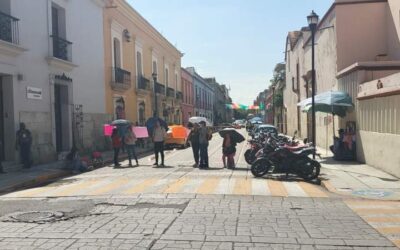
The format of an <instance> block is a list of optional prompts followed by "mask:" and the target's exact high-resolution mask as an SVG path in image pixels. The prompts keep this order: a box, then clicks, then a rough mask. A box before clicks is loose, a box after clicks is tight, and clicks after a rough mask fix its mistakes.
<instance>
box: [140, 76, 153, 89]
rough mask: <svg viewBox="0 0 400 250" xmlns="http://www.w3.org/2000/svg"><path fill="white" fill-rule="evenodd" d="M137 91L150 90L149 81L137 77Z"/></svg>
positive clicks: (142, 77)
mask: <svg viewBox="0 0 400 250" xmlns="http://www.w3.org/2000/svg"><path fill="white" fill-rule="evenodd" d="M137 81H138V82H137V89H141V90H150V80H149V79H147V78H145V77H144V76H138V77H137Z"/></svg>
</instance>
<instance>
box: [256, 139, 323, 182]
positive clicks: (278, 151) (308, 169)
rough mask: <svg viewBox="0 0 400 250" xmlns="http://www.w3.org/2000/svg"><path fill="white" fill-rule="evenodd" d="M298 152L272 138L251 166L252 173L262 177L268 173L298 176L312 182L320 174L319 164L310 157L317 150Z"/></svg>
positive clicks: (300, 148)
mask: <svg viewBox="0 0 400 250" xmlns="http://www.w3.org/2000/svg"><path fill="white" fill-rule="evenodd" d="M297 149H298V150H294V149H290V148H288V147H285V146H281V145H279V141H277V140H276V139H274V138H273V137H270V138H269V139H268V141H267V143H266V145H265V147H264V148H263V149H262V150H260V151H259V152H258V153H257V154H256V157H257V159H256V160H255V161H254V162H253V163H252V165H251V173H252V174H253V175H254V176H255V177H261V176H264V175H266V174H268V173H284V174H286V177H287V176H288V175H289V174H296V175H298V176H299V177H301V178H303V179H305V180H307V181H310V180H313V179H316V178H317V177H318V175H319V173H320V169H321V165H320V164H319V162H317V161H315V160H312V159H310V158H309V157H308V156H309V155H311V154H313V152H314V151H315V150H316V149H315V148H314V147H310V146H307V147H298V148H297Z"/></svg>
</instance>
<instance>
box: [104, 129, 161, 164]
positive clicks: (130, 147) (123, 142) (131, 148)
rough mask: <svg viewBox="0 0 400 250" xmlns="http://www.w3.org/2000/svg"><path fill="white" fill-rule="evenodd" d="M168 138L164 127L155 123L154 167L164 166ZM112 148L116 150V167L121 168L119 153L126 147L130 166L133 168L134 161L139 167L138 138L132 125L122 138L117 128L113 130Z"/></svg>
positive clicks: (153, 135)
mask: <svg viewBox="0 0 400 250" xmlns="http://www.w3.org/2000/svg"><path fill="white" fill-rule="evenodd" d="M166 136H167V131H166V130H165V128H164V127H162V126H160V123H159V122H156V123H155V126H154V129H153V131H152V136H151V138H152V140H153V143H154V155H155V163H154V164H153V165H154V166H161V167H163V166H164V141H165V138H166ZM111 140H112V146H113V149H114V166H115V167H120V166H121V164H119V153H120V150H121V148H122V147H125V148H126V150H127V152H128V160H129V166H130V167H133V165H132V160H135V161H136V166H139V161H138V158H137V155H136V150H135V146H136V142H137V141H138V138H137V137H136V135H135V133H134V132H133V129H132V125H129V126H128V127H127V129H126V131H125V132H124V135H123V136H121V135H120V132H119V131H118V129H117V128H114V129H113V132H112V135H111ZM159 155H160V156H161V164H160V165H159V164H158V162H159V161H158V160H159Z"/></svg>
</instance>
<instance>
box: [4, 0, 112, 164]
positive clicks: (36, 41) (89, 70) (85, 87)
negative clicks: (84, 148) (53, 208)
mask: <svg viewBox="0 0 400 250" xmlns="http://www.w3.org/2000/svg"><path fill="white" fill-rule="evenodd" d="M10 2H11V5H10V10H11V15H12V16H15V17H17V18H19V19H20V21H19V41H20V46H21V47H23V48H25V49H27V51H25V52H23V53H22V54H21V55H20V56H17V57H15V58H14V57H10V56H5V55H0V71H1V73H2V74H6V75H7V76H5V77H4V78H6V81H7V82H8V83H9V84H7V85H8V86H7V93H8V94H10V95H11V96H12V98H10V99H9V103H8V110H9V111H10V112H12V114H11V113H8V114H7V117H8V118H7V121H6V123H7V126H6V134H7V136H8V138H7V141H6V143H7V149H6V160H9V161H13V160H17V159H18V156H17V155H16V152H15V150H11V149H12V148H13V147H14V145H15V144H14V142H15V131H16V130H17V129H18V128H19V122H25V123H26V124H27V127H28V129H30V130H31V132H32V135H33V139H34V141H33V146H32V154H33V160H34V162H35V163H40V162H48V161H51V160H54V159H56V152H55V122H54V107H53V105H54V92H53V91H54V86H53V84H54V76H55V75H62V74H65V75H66V76H68V77H69V78H71V79H72V82H70V83H67V86H68V92H69V100H68V105H67V106H66V107H65V109H64V110H65V111H66V112H68V113H70V112H72V105H74V104H80V105H82V107H83V112H84V114H86V115H94V114H96V115H99V116H102V115H105V114H104V111H105V107H104V99H103V96H104V88H103V82H104V75H102V74H93V72H102V71H103V69H104V62H103V43H102V41H103V32H102V7H101V5H99V3H100V4H101V1H62V0H54V1H47V0H38V1H29V0H18V1H10ZM52 2H54V3H55V4H57V5H59V6H61V7H63V8H64V9H65V16H66V18H65V20H66V24H65V26H66V27H65V28H66V39H68V40H69V41H71V42H72V43H73V44H72V63H73V64H75V65H77V67H74V68H73V69H72V71H70V72H69V71H68V70H65V69H64V68H60V67H59V66H51V65H49V64H48V62H47V58H48V57H50V56H52V50H51V48H52V42H51V41H52V40H51V38H50V35H51V3H52ZM79 15H85V16H86V17H87V20H86V21H85V22H81V21H80V20H79V19H77V18H75V17H76V16H79ZM93 41H96V42H93ZM17 74H19V75H20V76H22V79H21V78H20V80H18V79H17ZM28 86H29V87H35V88H40V89H41V90H42V99H40V100H34V99H28V98H27V94H26V89H27V87H28ZM88 96H90V97H88ZM69 116H70V120H69V121H72V119H71V114H69ZM71 127H72V125H71V123H69V124H66V130H71V129H72V128H71ZM95 129H98V130H100V131H101V127H97V128H95ZM68 139H69V141H68V145H69V146H71V145H72V133H71V132H69V138H68ZM95 139H96V138H90V140H95Z"/></svg>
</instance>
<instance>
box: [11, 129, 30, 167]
mask: <svg viewBox="0 0 400 250" xmlns="http://www.w3.org/2000/svg"><path fill="white" fill-rule="evenodd" d="M31 146H32V134H31V132H30V131H29V130H28V129H26V126H25V123H23V122H21V123H20V124H19V130H18V131H17V142H16V146H15V147H16V150H19V153H20V157H21V162H22V164H23V165H24V168H30V167H31V165H32V159H31Z"/></svg>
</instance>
